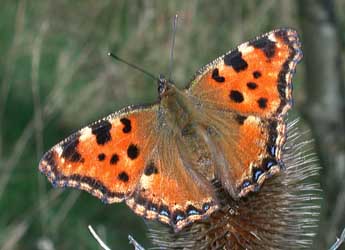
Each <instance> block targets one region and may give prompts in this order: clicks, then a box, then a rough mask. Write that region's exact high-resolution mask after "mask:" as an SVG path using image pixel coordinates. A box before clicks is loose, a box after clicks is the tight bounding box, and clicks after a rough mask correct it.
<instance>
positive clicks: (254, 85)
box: [247, 82, 258, 89]
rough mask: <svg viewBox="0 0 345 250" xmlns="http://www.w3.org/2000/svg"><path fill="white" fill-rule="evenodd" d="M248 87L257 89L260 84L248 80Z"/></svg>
mask: <svg viewBox="0 0 345 250" xmlns="http://www.w3.org/2000/svg"><path fill="white" fill-rule="evenodd" d="M247 87H248V88H249V89H256V88H257V87H258V85H257V84H256V83H255V82H247Z"/></svg>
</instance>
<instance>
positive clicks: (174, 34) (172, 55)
mask: <svg viewBox="0 0 345 250" xmlns="http://www.w3.org/2000/svg"><path fill="white" fill-rule="evenodd" d="M177 19H178V15H177V14H176V15H175V17H174V22H173V30H172V39H171V40H172V41H171V48H170V62H169V77H168V80H169V82H171V74H172V69H173V61H174V60H173V59H174V48H175V37H176V29H177Z"/></svg>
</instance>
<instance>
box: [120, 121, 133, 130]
mask: <svg viewBox="0 0 345 250" xmlns="http://www.w3.org/2000/svg"><path fill="white" fill-rule="evenodd" d="M120 122H121V123H122V124H123V125H124V127H123V129H122V131H123V133H129V132H131V130H132V125H131V120H129V119H127V118H121V119H120Z"/></svg>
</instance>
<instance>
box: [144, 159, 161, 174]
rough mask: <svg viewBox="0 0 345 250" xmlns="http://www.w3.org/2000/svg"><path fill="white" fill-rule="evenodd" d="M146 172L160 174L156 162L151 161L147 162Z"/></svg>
mask: <svg viewBox="0 0 345 250" xmlns="http://www.w3.org/2000/svg"><path fill="white" fill-rule="evenodd" d="M144 174H145V175H147V176H150V175H152V174H158V169H157V167H156V166H155V164H154V162H152V161H151V162H149V164H147V166H146V168H145V171H144Z"/></svg>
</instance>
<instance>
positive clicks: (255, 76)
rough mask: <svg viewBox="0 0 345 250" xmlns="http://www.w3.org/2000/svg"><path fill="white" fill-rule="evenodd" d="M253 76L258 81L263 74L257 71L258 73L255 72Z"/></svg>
mask: <svg viewBox="0 0 345 250" xmlns="http://www.w3.org/2000/svg"><path fill="white" fill-rule="evenodd" d="M253 76H254V78H255V79H258V78H260V77H261V72H260V71H258V70H256V71H254V72H253Z"/></svg>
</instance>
